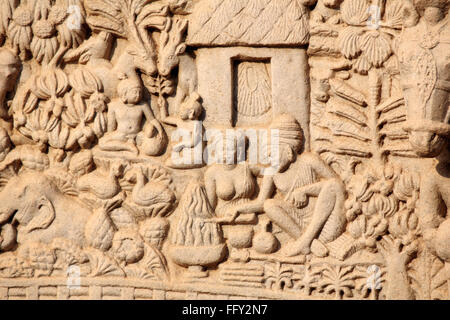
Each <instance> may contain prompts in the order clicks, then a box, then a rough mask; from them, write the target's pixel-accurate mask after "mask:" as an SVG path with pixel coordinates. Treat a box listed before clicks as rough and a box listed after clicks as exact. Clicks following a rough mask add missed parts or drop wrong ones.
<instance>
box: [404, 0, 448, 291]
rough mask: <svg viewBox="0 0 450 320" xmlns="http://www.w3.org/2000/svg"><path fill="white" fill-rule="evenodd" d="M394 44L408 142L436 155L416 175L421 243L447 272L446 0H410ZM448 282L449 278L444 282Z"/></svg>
mask: <svg viewBox="0 0 450 320" xmlns="http://www.w3.org/2000/svg"><path fill="white" fill-rule="evenodd" d="M414 3H415V9H417V11H418V12H415V10H414V7H411V8H412V12H411V13H410V16H412V17H416V18H419V17H420V20H419V21H418V23H416V25H413V26H412V27H410V28H406V29H405V31H404V32H403V34H402V38H401V41H400V47H399V61H400V71H401V75H402V80H403V81H402V86H403V91H404V95H405V101H406V105H407V126H406V130H407V131H408V133H409V140H410V142H411V146H412V148H413V149H414V150H415V151H416V153H417V154H418V155H419V156H421V157H428V158H432V157H437V161H435V163H434V164H435V165H434V168H432V169H430V170H429V171H427V172H426V174H423V175H422V177H421V185H420V196H419V208H418V215H419V220H420V224H421V227H422V228H421V229H422V232H423V236H424V239H425V242H426V244H427V245H428V247H429V248H430V249H431V251H432V252H434V253H435V254H436V255H437V256H438V257H439V258H441V259H442V260H443V261H445V262H446V266H447V268H448V274H449V275H450V219H449V217H448V210H449V208H450V166H449V158H450V152H449V146H448V141H449V136H450V108H449V91H450V27H449V18H448V17H449V14H448V12H449V8H450V1H448V0H416V1H414ZM449 285H450V282H449Z"/></svg>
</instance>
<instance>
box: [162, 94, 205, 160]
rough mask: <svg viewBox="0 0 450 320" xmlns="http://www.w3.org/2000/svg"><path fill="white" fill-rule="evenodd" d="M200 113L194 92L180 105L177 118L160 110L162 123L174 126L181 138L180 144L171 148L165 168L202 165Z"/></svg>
mask: <svg viewBox="0 0 450 320" xmlns="http://www.w3.org/2000/svg"><path fill="white" fill-rule="evenodd" d="M201 113H202V105H201V103H200V96H199V94H198V93H196V92H194V93H192V94H191V96H190V97H188V98H187V99H186V100H185V101H184V102H183V103H182V104H181V105H180V109H179V114H178V117H174V116H169V115H168V113H167V110H165V109H164V110H161V117H162V121H163V122H164V123H166V124H168V125H172V126H176V127H177V130H178V133H179V135H180V136H181V138H182V141H181V142H180V143H177V144H175V145H174V146H173V148H172V155H171V158H169V159H167V161H166V166H168V167H170V168H174V169H192V168H199V167H202V166H203V165H204V163H203V158H202V157H203V126H202V125H201V123H200V121H198V119H199V117H200V115H201ZM197 148H200V149H197ZM183 152H184V153H185V154H183ZM196 155H198V156H197V157H196ZM197 158H198V159H197Z"/></svg>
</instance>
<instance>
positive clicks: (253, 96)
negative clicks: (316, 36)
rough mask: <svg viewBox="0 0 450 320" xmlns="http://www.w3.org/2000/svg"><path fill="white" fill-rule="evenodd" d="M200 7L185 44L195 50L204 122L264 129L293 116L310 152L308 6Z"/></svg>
mask: <svg viewBox="0 0 450 320" xmlns="http://www.w3.org/2000/svg"><path fill="white" fill-rule="evenodd" d="M200 3H201V4H200ZM197 8H198V9H197ZM197 8H196V10H194V13H193V14H192V15H191V17H190V19H189V20H190V24H189V31H188V35H187V44H188V45H189V46H191V47H192V48H194V49H195V52H196V62H197V72H198V91H199V93H200V95H201V96H202V98H203V106H204V108H205V109H206V111H207V112H206V114H207V116H206V119H205V123H206V124H208V123H215V124H226V125H229V126H232V127H258V126H264V125H267V124H268V123H270V121H271V120H272V118H273V117H275V116H276V115H278V114H280V113H285V112H287V113H290V114H292V115H294V116H295V117H296V118H297V120H298V121H299V123H300V124H301V125H302V128H303V130H304V134H305V140H306V147H308V141H309V129H308V126H309V78H308V63H307V54H306V48H305V45H306V44H307V43H308V40H309V30H308V13H307V11H306V9H305V7H303V6H302V5H300V4H299V1H297V0H245V1H241V0H200V1H199V5H198V6H197Z"/></svg>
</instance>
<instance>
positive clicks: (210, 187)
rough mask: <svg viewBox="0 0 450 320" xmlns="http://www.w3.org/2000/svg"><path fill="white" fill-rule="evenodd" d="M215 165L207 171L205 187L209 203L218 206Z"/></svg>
mask: <svg viewBox="0 0 450 320" xmlns="http://www.w3.org/2000/svg"><path fill="white" fill-rule="evenodd" d="M214 171H215V170H214V167H211V168H209V169H208V170H207V171H206V173H205V189H206V195H207V196H208V200H209V204H210V205H211V207H213V208H215V207H216V206H217V194H216V179H215V177H214Z"/></svg>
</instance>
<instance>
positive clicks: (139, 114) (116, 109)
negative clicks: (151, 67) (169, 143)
mask: <svg viewBox="0 0 450 320" xmlns="http://www.w3.org/2000/svg"><path fill="white" fill-rule="evenodd" d="M117 91H118V94H119V98H117V99H114V100H113V101H112V102H111V103H110V104H109V106H108V132H107V133H106V134H105V136H104V137H103V138H101V139H100V141H99V146H100V149H102V150H104V151H119V152H123V153H125V154H127V155H131V156H138V155H139V149H138V145H145V141H146V140H149V139H153V140H155V141H154V143H159V144H160V145H162V144H164V140H165V139H164V137H163V136H165V134H164V132H163V128H162V126H161V125H160V123H159V122H158V121H157V120H156V119H155V117H154V116H153V112H152V111H151V109H150V107H149V105H148V104H147V103H146V102H141V99H142V86H141V83H139V82H137V81H135V80H131V79H125V80H122V81H121V82H120V83H119V85H118V87H117ZM144 118H145V120H146V121H147V122H146V124H145V126H143V122H144V121H143V120H144ZM154 129H156V130H154ZM155 132H156V134H155ZM158 140H159V141H158ZM147 142H148V141H147ZM147 144H148V143H147ZM160 145H158V146H157V148H156V151H155V150H153V151H151V152H145V150H144V153H146V154H147V155H156V154H157V153H159V149H161V147H160Z"/></svg>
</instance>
